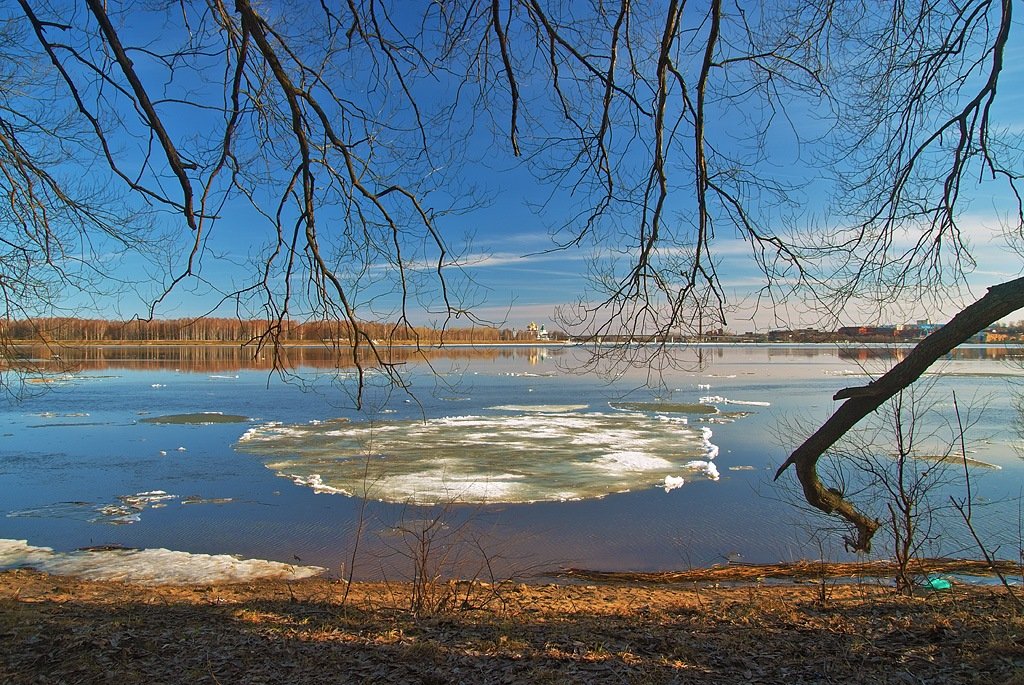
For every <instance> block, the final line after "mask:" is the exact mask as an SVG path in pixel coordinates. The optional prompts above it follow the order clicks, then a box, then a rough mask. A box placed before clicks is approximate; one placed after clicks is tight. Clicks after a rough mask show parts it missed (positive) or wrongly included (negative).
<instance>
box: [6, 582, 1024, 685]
mask: <svg viewBox="0 0 1024 685" xmlns="http://www.w3.org/2000/svg"><path fill="white" fill-rule="evenodd" d="M460 590H462V591H460V593H459V594H460V596H466V597H467V598H468V601H467V602H466V603H464V604H463V605H462V608H461V609H460V610H456V611H453V612H450V613H446V614H441V615H435V616H431V617H425V618H424V617H421V618H415V617H413V616H412V615H410V614H409V613H408V612H406V611H403V610H399V609H397V608H396V607H399V606H403V605H404V604H403V602H404V601H405V600H406V599H407V598H403V597H401V596H396V594H395V587H394V586H391V587H389V588H385V587H383V586H379V585H373V584H358V585H356V586H354V587H353V589H352V591H351V593H350V595H349V602H348V604H347V605H345V606H341V605H340V604H339V599H340V597H341V586H339V585H338V584H337V583H335V582H331V581H325V580H311V581H302V582H299V583H293V584H290V585H289V584H285V583H283V582H268V583H256V584H245V585H228V586H204V587H188V588H180V587H179V588H174V587H159V588H145V587H138V586H131V585H125V584H119V583H97V582H89V581H83V580H79V579H73V578H64V577H54V576H47V575H44V574H40V573H36V572H33V571H8V572H5V573H0V646H2V649H0V682H3V683H12V684H15V683H43V682H46V683H52V682H66V683H100V682H103V683H107V682H116V683H119V684H121V683H154V682H160V683H172V682H189V683H241V682H244V683H280V682H292V683H319V682H324V683H328V682H330V683H338V682H342V683H344V682H368V683H373V682H379V683H459V682H462V683H519V682H522V683H573V682H579V683H583V682H586V683H595V682H608V683H669V682H684V683H716V684H718V683H729V682H751V683H782V682H785V683H829V682H834V683H900V684H909V683H1007V684H1009V683H1024V619H1022V618H1021V617H1020V616H1018V615H1017V614H1016V613H1015V612H1014V608H1013V604H1012V603H1011V602H1009V601H1008V599H1007V597H1006V596H1005V594H1004V593H1003V591H1002V590H997V589H993V588H977V587H966V586H957V587H955V589H954V590H953V591H950V592H942V593H933V594H928V595H926V596H922V597H915V598H902V597H896V596H894V595H892V594H891V592H889V591H888V590H886V589H885V588H881V587H878V586H877V585H875V584H861V585H856V584H846V585H834V586H830V587H829V588H828V592H827V593H821V592H820V591H819V588H818V587H816V586H813V585H794V584H784V585H760V584H757V583H750V584H746V585H739V586H735V587H728V588H724V587H708V586H706V585H701V584H692V583H690V584H685V585H677V586H666V585H652V584H624V583H614V584H608V583H601V584H592V585H557V584H551V585H540V586H532V585H531V586H527V585H515V584H507V585H501V586H486V585H476V586H473V587H472V588H460ZM822 596H824V597H825V598H826V599H825V601H821V599H820V598H821V597H822Z"/></svg>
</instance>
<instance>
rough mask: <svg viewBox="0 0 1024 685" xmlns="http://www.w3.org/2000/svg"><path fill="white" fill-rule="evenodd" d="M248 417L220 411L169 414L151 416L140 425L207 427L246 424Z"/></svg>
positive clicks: (142, 420) (141, 420)
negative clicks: (219, 424)
mask: <svg viewBox="0 0 1024 685" xmlns="http://www.w3.org/2000/svg"><path fill="white" fill-rule="evenodd" d="M249 420H250V419H249V417H248V416H241V415H239V414H224V413H223V412H219V411H204V412H194V413H191V414H167V415H165V416H151V417H148V418H145V419H139V423H170V424H182V425H184V424H198V425H206V424H211V423H245V422H246V421H249Z"/></svg>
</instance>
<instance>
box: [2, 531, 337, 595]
mask: <svg viewBox="0 0 1024 685" xmlns="http://www.w3.org/2000/svg"><path fill="white" fill-rule="evenodd" d="M24 567H31V568H35V569H38V570H40V571H45V572H47V573H53V574H55V575H61V576H80V577H83V578H89V579H91V580H120V581H125V582H129V583H138V584H141V585H190V584H193V583H241V582H248V581H252V580H256V579H259V578H280V579H284V580H296V579H298V578H308V577H311V576H317V575H320V574H321V573H323V572H324V569H323V568H320V567H319V566H295V565H293V564H283V563H281V562H278V561H265V560H263V559H239V558H237V557H233V556H230V555H228V554H190V553H188V552H175V551H171V550H169V549H94V550H78V551H75V552H55V551H53V550H52V549H50V548H49V547H35V546H33V545H30V544H28V541H27V540H6V539H0V568H24Z"/></svg>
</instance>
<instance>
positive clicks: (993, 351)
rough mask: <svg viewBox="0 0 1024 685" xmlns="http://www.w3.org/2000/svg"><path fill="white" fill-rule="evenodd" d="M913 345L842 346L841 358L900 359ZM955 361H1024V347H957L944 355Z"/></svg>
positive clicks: (861, 359)
mask: <svg viewBox="0 0 1024 685" xmlns="http://www.w3.org/2000/svg"><path fill="white" fill-rule="evenodd" d="M912 349H913V348H911V347H841V348H839V358H840V359H851V360H854V361H872V360H877V359H882V360H888V359H891V360H895V361H900V360H902V359H903V358H904V357H906V356H907V355H908V354H910V352H911V350H912ZM943 359H948V360H955V361H1022V360H1024V348H1020V347H1002V346H978V347H957V348H956V349H954V350H952V351H951V352H949V353H948V354H947V355H945V356H944V357H943Z"/></svg>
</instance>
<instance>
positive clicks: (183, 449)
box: [178, 447, 186, 452]
mask: <svg viewBox="0 0 1024 685" xmlns="http://www.w3.org/2000/svg"><path fill="white" fill-rule="evenodd" d="M178 451H179V452H184V451H186V450H185V448H184V447H179V448H178Z"/></svg>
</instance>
